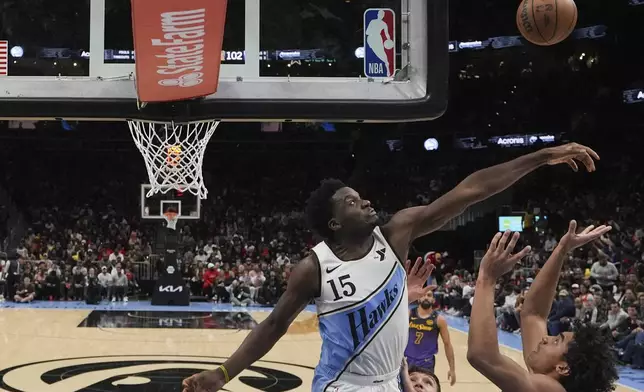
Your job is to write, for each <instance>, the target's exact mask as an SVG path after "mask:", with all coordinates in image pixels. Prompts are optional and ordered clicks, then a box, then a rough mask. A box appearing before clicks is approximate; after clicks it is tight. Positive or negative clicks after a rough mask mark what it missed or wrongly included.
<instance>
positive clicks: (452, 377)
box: [447, 369, 456, 386]
mask: <svg viewBox="0 0 644 392" xmlns="http://www.w3.org/2000/svg"><path fill="white" fill-rule="evenodd" d="M447 381H449V385H450V386H454V384H456V372H455V371H454V370H453V369H450V371H449V372H447Z"/></svg>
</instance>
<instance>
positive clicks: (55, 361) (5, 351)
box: [0, 309, 630, 392]
mask: <svg viewBox="0 0 644 392" xmlns="http://www.w3.org/2000/svg"><path fill="white" fill-rule="evenodd" d="M89 313H90V311H89V310H54V309H51V310H43V309H0V369H1V370H0V372H1V373H0V375H2V377H0V381H2V382H1V383H0V386H1V387H2V388H4V389H1V390H6V391H34V392H50V391H51V392H70V391H80V390H91V391H115V390H118V391H121V390H123V391H128V390H136V391H155V392H158V391H173V390H179V387H178V385H177V384H176V383H177V382H178V381H177V380H179V379H181V378H182V377H183V376H184V375H185V374H186V373H190V372H192V371H194V370H195V369H196V370H198V369H208V368H212V367H214V366H216V364H217V363H220V362H221V361H223V360H225V359H226V357H227V356H229V355H230V354H232V353H233V351H234V350H235V349H236V348H237V347H238V346H239V344H240V342H241V341H242V340H243V339H244V337H245V336H246V335H247V333H248V332H247V331H239V330H212V329H140V328H77V326H78V325H79V323H81V322H82V321H83V320H84V319H85V318H86V317H87V315H88V314H89ZM266 315H267V313H265V312H253V313H252V316H253V317H254V318H255V320H257V321H261V320H263V319H264V318H265V317H266ZM312 320H313V321H312ZM314 320H315V319H314V318H313V317H312V315H311V314H310V313H303V314H302V315H300V316H299V318H298V320H297V321H296V323H295V324H294V326H293V327H292V328H291V330H290V331H289V333H288V334H287V335H286V336H285V337H284V338H283V339H282V340H281V341H280V342H279V343H278V344H277V346H276V347H275V348H274V349H273V350H272V351H271V352H270V353H269V354H268V355H266V357H264V358H263V360H262V361H260V362H258V363H257V364H256V366H257V368H255V369H254V370H252V371H251V370H248V371H246V372H244V373H243V374H242V375H243V376H244V378H243V379H242V380H240V379H239V378H237V379H235V380H233V381H232V382H231V383H230V384H229V385H227V387H226V389H227V390H228V391H232V392H237V391H239V392H241V391H258V390H269V391H285V390H293V391H309V390H310V385H311V380H312V376H313V370H312V368H313V367H314V366H315V365H316V363H317V361H318V358H319V354H320V337H319V335H318V333H317V330H316V326H315V324H314ZM451 335H452V341H453V343H454V346H455V350H456V360H457V362H456V363H457V365H456V366H457V368H456V371H457V380H458V381H457V384H456V385H455V386H454V387H451V388H450V387H449V386H448V385H447V381H446V376H447V366H446V360H445V357H444V355H443V354H442V353H440V354H439V357H438V361H437V362H438V364H437V368H436V370H437V375H438V376H439V378H440V379H441V381H442V382H443V383H444V385H445V386H444V388H443V390H444V391H454V392H471V391H476V392H488V391H497V390H498V389H496V388H495V387H494V386H492V385H491V384H490V383H489V382H488V381H486V380H485V379H484V378H483V377H481V376H480V375H479V374H477V372H476V371H474V370H473V369H472V368H471V367H470V366H469V365H468V364H467V361H466V360H465V352H466V344H467V336H466V334H465V333H463V332H460V331H456V330H453V331H452V332H451ZM502 350H503V352H504V353H505V354H506V355H508V356H510V357H512V358H513V359H515V360H516V361H517V362H518V363H522V360H521V357H520V354H519V353H518V352H517V351H514V350H510V349H502ZM155 372H156V373H155ZM182 372H183V373H182ZM155 374H156V375H155ZM159 374H161V376H159ZM298 378H299V379H301V381H302V383H301V385H299V386H296V387H295V388H294V389H290V388H289V389H284V388H283V387H282V386H280V385H276V384H275V382H274V381H271V380H277V379H279V380H281V381H280V382H283V381H284V380H286V381H285V382H287V383H288V382H289V381H290V382H293V383H294V384H292V385H297V384H299V381H297V379H298ZM151 380H153V381H154V382H152V381H151ZM155 383H156V384H155ZM155 385H156V386H155ZM159 385H161V387H160V386H159ZM282 385H283V384H282ZM253 386H255V387H253ZM258 388H261V389H258ZM617 391H619V392H623V391H630V389H627V388H624V387H619V388H618V389H617Z"/></svg>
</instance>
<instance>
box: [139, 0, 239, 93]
mask: <svg viewBox="0 0 644 392" xmlns="http://www.w3.org/2000/svg"><path fill="white" fill-rule="evenodd" d="M226 6H227V0H182V1H174V0H154V1H150V0H132V24H133V26H132V28H133V31H134V50H135V51H136V86H137V92H138V96H139V100H140V101H142V102H164V101H179V100H185V99H190V98H197V97H204V96H207V95H210V94H213V93H215V92H216V91H217V85H218V83H219V67H220V66H221V61H220V60H221V50H222V46H223V38H224V25H225V23H226Z"/></svg>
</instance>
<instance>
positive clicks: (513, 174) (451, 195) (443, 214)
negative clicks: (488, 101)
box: [383, 143, 599, 260]
mask: <svg viewBox="0 0 644 392" xmlns="http://www.w3.org/2000/svg"><path fill="white" fill-rule="evenodd" d="M594 159H599V156H598V155H597V153H596V152H595V151H593V150H592V149H590V148H588V147H586V146H582V145H580V144H577V143H570V144H566V145H563V146H557V147H551V148H544V149H542V150H539V151H537V152H534V153H531V154H527V155H524V156H521V157H519V158H516V159H513V160H511V161H509V162H505V163H502V164H500V165H496V166H492V167H488V168H486V169H483V170H479V171H477V172H475V173H473V174H470V175H469V176H468V177H467V178H465V179H464V180H463V181H462V182H461V183H460V184H458V185H457V186H456V187H455V188H454V189H452V190H451V191H449V192H448V193H446V194H445V195H443V196H441V197H440V198H438V199H437V200H436V201H434V202H433V203H432V204H430V205H428V206H422V207H412V208H407V209H404V210H402V211H400V212H398V213H397V214H396V215H394V216H393V217H392V218H391V220H390V221H389V222H388V223H387V224H386V225H385V226H383V232H384V233H385V236H386V237H387V240H388V241H389V242H390V244H391V245H392V246H393V247H394V248H395V249H394V250H395V251H396V252H397V253H398V256H399V257H400V258H401V260H405V259H407V253H406V249H407V248H408V247H409V244H410V243H411V242H412V241H413V240H415V239H416V238H418V237H422V236H424V235H426V234H429V233H431V232H433V231H436V230H438V229H440V228H441V227H442V226H444V225H445V224H446V223H447V222H448V221H449V220H450V219H452V218H454V217H456V216H458V215H460V214H461V213H463V211H465V209H466V208H467V207H469V206H471V205H472V204H475V203H477V202H479V201H482V200H485V199H487V198H489V197H491V196H493V195H495V194H497V193H499V192H502V191H503V190H505V189H507V188H508V187H510V186H511V185H512V184H514V183H515V182H517V181H518V180H519V179H521V178H522V177H524V176H525V175H527V174H529V173H530V172H532V171H534V170H536V169H538V168H539V167H541V166H544V165H557V164H561V163H565V164H567V165H569V166H570V167H571V168H572V169H573V170H575V171H577V170H578V166H577V161H579V162H581V163H583V165H584V166H585V167H586V170H588V171H589V172H592V171H595V162H594Z"/></svg>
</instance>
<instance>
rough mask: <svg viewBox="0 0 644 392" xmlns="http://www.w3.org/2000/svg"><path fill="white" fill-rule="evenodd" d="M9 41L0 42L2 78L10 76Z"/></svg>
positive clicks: (0, 73)
mask: <svg viewBox="0 0 644 392" xmlns="http://www.w3.org/2000/svg"><path fill="white" fill-rule="evenodd" d="M8 63H9V41H0V76H7V75H8V74H9V68H8Z"/></svg>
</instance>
